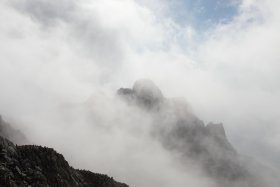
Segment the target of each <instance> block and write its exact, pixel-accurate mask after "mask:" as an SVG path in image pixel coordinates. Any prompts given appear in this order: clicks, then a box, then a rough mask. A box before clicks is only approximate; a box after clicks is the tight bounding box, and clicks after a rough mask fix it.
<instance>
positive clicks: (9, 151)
mask: <svg viewBox="0 0 280 187" xmlns="http://www.w3.org/2000/svg"><path fill="white" fill-rule="evenodd" d="M4 124H6V123H3V121H2V124H0V127H1V128H6V127H5V126H3V125H4ZM0 186H5V187H15V186H20V187H24V186H38V187H40V186H42V187H43V186H44V187H45V186H54V187H56V186H57V187H76V186H77V187H89V186H90V187H128V186H127V185H126V184H122V183H119V182H116V181H115V180H114V179H113V178H111V177H108V176H107V175H102V174H96V173H92V172H90V171H86V170H76V169H74V168H72V167H71V166H69V164H68V162H67V161H66V160H65V159H64V157H63V155H61V154H59V153H57V152H56V151H55V150H53V149H51V148H47V147H41V146H35V145H23V146H17V145H14V144H13V143H12V142H11V141H9V140H8V139H6V138H4V137H2V136H0Z"/></svg>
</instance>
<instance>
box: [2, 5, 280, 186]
mask: <svg viewBox="0 0 280 187" xmlns="http://www.w3.org/2000/svg"><path fill="white" fill-rule="evenodd" d="M176 2H177V1H165V0H153V1H146V0H118V1H115V0H105V1H104V0H103V1H101V0H96V1H87V0H79V1H64V0H59V1H47V0H28V1H27V0H25V1H19V0H12V1H8V0H1V3H0V15H1V16H0V21H1V24H0V38H1V43H0V51H1V55H0V61H1V63H0V86H1V93H0V113H1V114H3V115H4V116H6V118H10V120H11V121H13V120H14V121H16V124H18V128H20V129H22V130H23V131H24V132H25V133H27V134H28V135H29V136H30V137H31V141H33V142H36V143H40V144H44V145H48V146H52V147H55V148H56V149H58V150H59V151H61V152H62V153H65V155H66V158H67V157H68V158H69V157H71V158H70V159H68V160H70V161H71V162H72V163H73V164H76V165H77V166H78V167H84V166H86V167H89V168H88V169H92V170H96V169H97V170H98V171H100V172H104V173H109V174H112V175H114V176H118V177H119V178H121V179H124V181H129V182H130V184H131V185H132V186H151V185H150V184H154V186H163V184H162V183H164V184H165V185H166V186H170V184H169V183H168V181H174V180H175V179H174V178H176V180H178V179H177V178H186V179H188V180H191V179H192V178H193V177H192V176H189V174H188V173H183V174H182V172H178V169H177V168H174V170H171V169H170V173H168V172H166V173H161V176H166V178H165V179H166V180H165V181H160V179H159V178H162V177H155V176H153V175H152V174H153V173H155V170H156V168H157V170H161V169H158V168H161V167H162V170H163V168H164V167H168V168H170V167H169V166H166V164H167V165H168V163H170V165H172V166H173V163H172V157H170V156H169V155H168V153H165V150H162V149H161V147H160V146H159V145H157V143H155V142H153V141H152V140H150V139H149V138H147V137H146V136H145V132H146V130H145V129H146V128H149V125H147V126H148V127H141V126H140V127H139V126H132V127H131V126H129V124H130V123H132V122H131V121H129V120H130V119H125V116H126V115H127V111H126V112H123V116H124V118H120V119H116V118H118V117H117V116H115V115H116V111H123V110H126V109H125V108H122V109H119V108H118V107H121V106H122V105H121V104H116V105H113V106H114V107H112V104H111V103H114V102H117V101H115V99H114V96H113V95H114V94H115V92H116V90H117V89H118V88H119V87H130V85H132V84H133V82H134V81H135V80H137V79H139V78H150V79H152V80H154V82H156V83H157V84H158V85H159V87H160V88H162V91H163V92H164V93H165V95H167V96H168V97H184V98H186V100H187V101H188V103H190V105H191V106H192V109H193V110H194V111H195V113H196V114H197V115H198V116H199V117H200V118H201V119H204V120H205V122H209V121H215V122H220V121H221V122H223V123H224V125H225V128H226V131H227V134H228V135H229V137H230V140H231V141H232V142H233V144H234V145H235V146H236V147H237V148H238V150H239V151H240V152H241V153H243V154H246V155H248V156H253V157H255V158H256V159H258V160H261V161H262V162H264V163H266V164H267V165H270V166H272V165H273V166H274V167H275V168H274V169H276V170H277V169H279V168H280V163H279V161H278V158H279V153H280V149H279V140H280V139H279V138H280V136H279V134H280V129H279V125H278V124H279V119H278V116H279V110H278V107H279V105H280V99H279V92H280V86H279V85H280V82H279V78H278V77H279V73H280V65H279V60H280V55H279V52H278V48H279V47H280V37H279V35H278V33H279V31H280V24H279V23H280V22H279V19H280V13H279V11H278V10H277V7H279V3H278V2H276V1H268V0H267V1H266V0H262V1H255V0H243V1H241V2H239V4H238V11H237V14H236V15H235V16H233V18H232V20H231V21H230V22H227V23H219V22H217V23H213V25H211V27H209V29H207V28H205V30H202V31H201V30H196V29H195V27H194V25H193V23H188V22H186V23H185V22H181V21H179V20H177V19H176V16H174V15H175V14H176V12H174V9H171V8H170V7H172V6H173V7H174V6H175V3H176ZM181 19H183V18H181ZM104 95H107V96H106V97H105V98H104ZM88 98H91V99H88ZM84 103H86V104H84ZM81 105H83V106H84V105H87V106H89V108H90V111H91V110H93V111H91V112H90V114H88V112H89V109H84V107H81ZM115 107H117V108H115ZM69 108H70V109H69ZM72 108H75V109H73V111H72ZM69 110H70V111H69ZM65 111H66V112H65ZM103 111H106V112H105V113H104V112H103ZM131 115H133V113H132V114H131ZM88 118H93V119H94V120H93V122H92V123H93V124H94V125H91V124H89V122H88ZM98 119H99V121H98ZM132 119H138V120H139V122H142V120H145V119H143V118H142V115H139V116H137V115H136V116H134V117H133V118H132ZM118 120H121V123H120V124H124V126H123V127H119V126H118ZM122 120H123V121H122ZM113 124H114V125H116V127H115V126H113ZM137 124H138V123H137ZM139 124H140V123H139ZM141 124H149V121H148V118H147V121H143V122H142V123H141ZM141 128H143V129H142V131H141ZM90 129H91V130H90ZM46 132H47V133H46ZM110 132H111V133H110ZM139 132H140V135H139ZM141 132H143V133H142V134H141ZM112 135H113V137H110V136H112ZM124 137H126V138H125V139H124ZM143 137H146V138H143ZM73 139H75V141H73ZM127 139H128V140H129V141H128V140H127ZM65 142H69V143H68V144H67V143H65ZM88 142H91V143H90V144H89V143H88ZM92 142H93V143H92ZM100 142H102V145H103V146H102V147H98V145H99V144H100ZM124 142H128V143H127V144H124ZM123 144H124V145H123ZM147 144H151V146H148V147H146V145H147ZM121 145H122V146H121ZM92 147H94V148H95V149H93V150H95V151H88V150H90V149H91V148H92ZM106 147H107V149H106ZM114 147H115V148H114ZM132 147H133V148H132ZM108 148H110V149H108ZM78 149H79V150H80V152H79V154H78V153H77V152H76V150H78ZM131 149H132V150H134V149H136V150H134V151H131V152H129V153H127V152H126V151H128V150H131ZM100 153H102V154H100ZM136 153H137V154H136ZM140 153H142V154H140ZM124 155H129V156H128V157H125V158H126V160H120V158H122V156H124ZM150 155H155V157H157V158H158V159H157V160H156V161H155V160H154V159H152V158H151V157H150ZM114 158H116V159H114ZM139 158H143V159H142V160H141V159H139ZM88 160H91V161H92V162H91V164H89V163H88V162H87V161H88ZM109 160H110V161H109ZM139 160H140V161H139ZM137 161H139V162H140V164H139V163H138V164H137V167H136V165H135V167H131V168H133V170H134V174H135V173H137V175H132V174H131V175H129V174H128V173H129V171H131V170H129V169H128V168H130V167H129V166H130V165H132V166H133V164H134V163H135V162H137ZM141 161H143V162H144V161H145V162H146V161H147V163H150V164H152V165H151V168H154V169H151V170H150V171H146V168H141V167H140V166H141ZM116 163H118V164H116ZM125 163H126V164H125ZM120 165H125V167H124V168H119V167H118V166H120ZM112 166H115V168H118V169H116V170H110V168H112ZM143 171H145V172H146V173H145V172H143ZM176 172H177V173H176ZM143 173H144V174H143ZM141 175H144V176H142V177H143V179H147V183H145V182H144V180H143V181H142V183H138V184H136V182H135V181H136V179H135V178H134V177H135V176H137V177H141ZM181 175H183V176H182V177H178V176H181ZM125 177H127V178H125ZM173 177H174V178H173ZM148 179H149V180H148ZM205 181H206V182H205V184H204V181H203V182H202V184H199V185H201V186H205V185H208V186H209V181H208V179H206V180H205ZM137 182H139V181H137ZM193 182H194V183H195V182H197V181H193ZM180 184H181V185H180ZM184 184H185V181H178V186H182V185H184ZM197 186H198V184H197Z"/></svg>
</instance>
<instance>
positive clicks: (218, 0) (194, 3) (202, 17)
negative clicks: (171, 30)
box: [173, 0, 238, 29]
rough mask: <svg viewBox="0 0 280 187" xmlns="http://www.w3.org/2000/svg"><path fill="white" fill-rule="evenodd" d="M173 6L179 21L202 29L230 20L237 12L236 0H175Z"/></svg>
mask: <svg viewBox="0 0 280 187" xmlns="http://www.w3.org/2000/svg"><path fill="white" fill-rule="evenodd" d="M175 2H176V3H175V5H174V7H173V11H174V12H175V14H174V15H175V18H176V20H177V21H178V22H179V23H182V24H189V23H191V24H192V25H193V26H194V27H195V28H197V29H203V28H205V27H209V26H211V25H215V24H217V23H223V22H227V21H230V20H231V19H232V18H233V17H234V16H235V15H236V14H237V13H238V3H237V2H238V1H236V0H235V1H234V0H176V1H175Z"/></svg>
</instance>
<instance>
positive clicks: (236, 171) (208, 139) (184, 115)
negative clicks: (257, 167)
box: [118, 81, 249, 181]
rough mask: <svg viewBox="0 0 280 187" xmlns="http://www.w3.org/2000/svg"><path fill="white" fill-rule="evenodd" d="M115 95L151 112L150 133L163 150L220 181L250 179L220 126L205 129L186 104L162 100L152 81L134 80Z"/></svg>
mask: <svg viewBox="0 0 280 187" xmlns="http://www.w3.org/2000/svg"><path fill="white" fill-rule="evenodd" d="M118 94H119V95H120V96H121V98H124V100H125V101H128V103H133V104H135V105H136V106H140V108H143V109H144V110H146V111H147V112H148V113H152V114H151V115H152V116H153V118H154V128H153V132H152V133H151V134H152V135H153V136H154V137H155V138H156V139H158V140H159V141H160V142H161V143H162V145H163V147H165V148H166V149H168V150H170V151H174V152H177V153H180V154H181V155H182V160H184V158H186V159H192V160H194V161H195V162H196V163H197V164H199V165H201V167H203V168H204V170H205V171H206V172H207V173H208V174H209V175H210V176H212V177H213V178H216V179H217V180H219V181H231V180H243V179H244V178H246V177H249V173H248V171H247V170H246V168H245V167H243V166H242V164H241V163H240V162H239V155H238V154H237V152H236V151H235V149H234V148H233V146H232V145H231V144H230V143H229V141H228V140H227V138H226V134H225V130H224V127H223V125H222V124H214V123H209V124H208V125H207V126H205V124H204V123H203V121H202V120H200V119H199V118H198V117H196V116H195V115H194V114H193V113H192V112H191V111H190V110H189V108H188V106H187V105H186V104H184V103H183V104H182V102H180V103H178V102H174V101H173V100H170V99H167V98H164V96H163V95H162V93H161V91H160V90H159V89H158V88H157V87H156V86H155V85H154V84H153V83H152V82H151V81H137V82H136V83H135V84H134V86H133V89H129V88H121V89H119V91H118ZM143 98H144V99H143ZM155 108H156V110H151V109H155Z"/></svg>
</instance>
